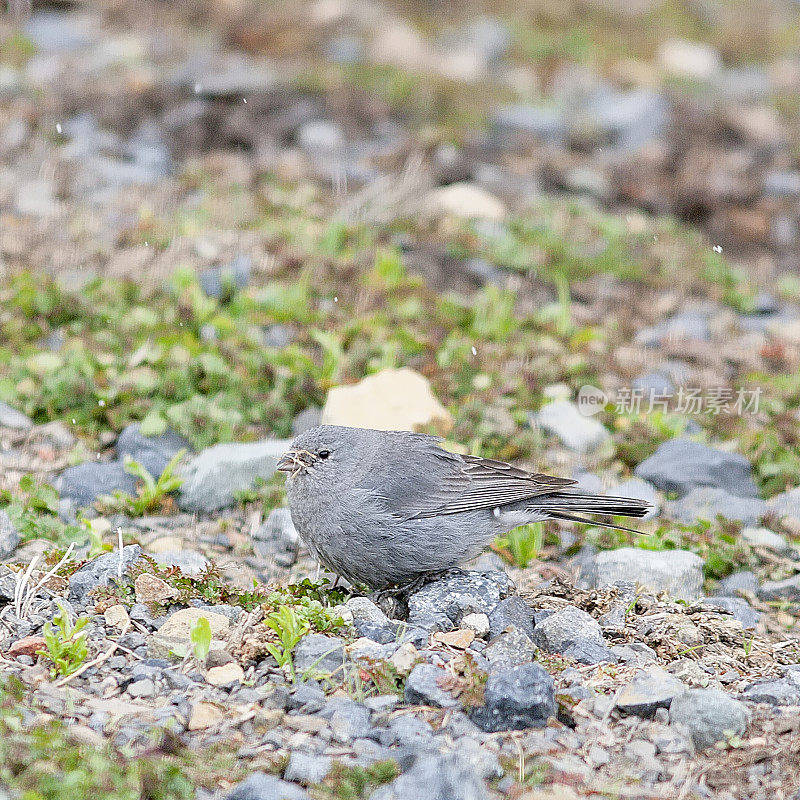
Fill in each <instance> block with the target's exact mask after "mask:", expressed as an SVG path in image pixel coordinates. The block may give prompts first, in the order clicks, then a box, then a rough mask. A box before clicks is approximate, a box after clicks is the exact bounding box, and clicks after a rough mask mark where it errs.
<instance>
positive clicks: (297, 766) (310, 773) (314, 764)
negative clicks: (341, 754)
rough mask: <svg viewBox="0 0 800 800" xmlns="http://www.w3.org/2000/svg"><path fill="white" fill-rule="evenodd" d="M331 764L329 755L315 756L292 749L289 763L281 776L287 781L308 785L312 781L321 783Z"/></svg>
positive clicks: (312, 782) (331, 760)
mask: <svg viewBox="0 0 800 800" xmlns="http://www.w3.org/2000/svg"><path fill="white" fill-rule="evenodd" d="M332 766H333V759H332V758H331V757H330V756H317V755H312V754H311V753H303V752H302V751H300V750H294V751H292V753H291V755H290V756H289V763H288V764H287V765H286V771H285V772H284V773H283V777H284V778H285V779H286V780H287V781H296V782H297V783H302V784H305V785H306V786H310V785H311V784H314V783H322V781H324V780H325V778H326V776H327V775H328V773H329V772H330V771H331V767H332Z"/></svg>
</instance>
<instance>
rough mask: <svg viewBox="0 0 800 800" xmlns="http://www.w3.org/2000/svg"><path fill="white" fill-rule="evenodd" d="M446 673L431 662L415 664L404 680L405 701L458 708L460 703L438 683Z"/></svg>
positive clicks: (444, 677)
mask: <svg viewBox="0 0 800 800" xmlns="http://www.w3.org/2000/svg"><path fill="white" fill-rule="evenodd" d="M446 679H447V673H446V672H445V671H444V670H443V669H441V668H440V667H435V666H434V665H433V664H417V665H416V666H415V667H414V669H412V670H411V674H410V675H409V676H408V679H407V680H406V688H405V701H406V703H415V704H419V705H424V706H438V707H439V708H459V707H460V703H459V702H458V700H456V699H455V698H454V697H453V696H452V695H451V694H450V693H449V692H448V691H447V690H445V689H442V687H441V686H440V685H439V684H440V682H444V681H445V680H446Z"/></svg>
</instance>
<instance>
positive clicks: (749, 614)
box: [704, 597, 761, 630]
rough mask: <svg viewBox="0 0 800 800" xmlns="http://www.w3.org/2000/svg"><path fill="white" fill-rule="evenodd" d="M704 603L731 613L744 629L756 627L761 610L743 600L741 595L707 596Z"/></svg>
mask: <svg viewBox="0 0 800 800" xmlns="http://www.w3.org/2000/svg"><path fill="white" fill-rule="evenodd" d="M704 605H705V606H708V607H710V608H714V607H718V608H723V609H725V611H728V612H729V613H730V614H733V617H734V619H737V620H738V621H739V622H740V623H741V625H742V627H743V628H744V629H745V630H752V629H754V628H756V627H757V626H758V621H759V620H760V619H761V612H760V611H756V610H755V609H754V608H753V607H752V606H751V605H750V603H748V602H747V600H743V599H742V598H741V597H714V598H709V599H708V600H707V601H706V602H705V603H704Z"/></svg>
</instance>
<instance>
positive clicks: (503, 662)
mask: <svg viewBox="0 0 800 800" xmlns="http://www.w3.org/2000/svg"><path fill="white" fill-rule="evenodd" d="M482 655H483V657H484V658H485V659H486V660H487V661H488V662H489V664H490V667H491V669H492V670H499V669H506V668H508V667H516V666H519V665H520V664H527V663H529V662H531V661H533V660H534V658H536V645H534V643H533V642H532V641H531V639H530V638H529V637H528V635H527V634H526V633H523V632H522V631H520V630H518V629H517V628H515V627H514V626H513V625H509V626H508V628H507V629H506V630H505V632H503V633H501V634H500V635H499V636H495V637H494V638H493V639H492V640H491V641H490V642H489V644H488V646H487V647H486V649H485V650H484V651H483V653H482Z"/></svg>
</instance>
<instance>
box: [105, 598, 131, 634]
mask: <svg viewBox="0 0 800 800" xmlns="http://www.w3.org/2000/svg"><path fill="white" fill-rule="evenodd" d="M103 618H104V619H105V621H106V625H108V626H109V627H111V628H120V629H121V628H124V627H125V624H126V623H127V622H128V620H129V619H130V617H129V616H128V609H127V608H125V606H123V605H122V604H121V603H117V605H115V606H111V607H110V608H107V609H106V610H105V613H104V614H103Z"/></svg>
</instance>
